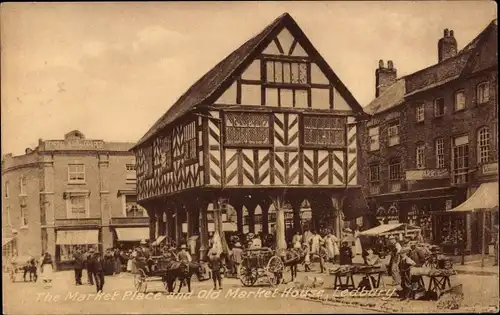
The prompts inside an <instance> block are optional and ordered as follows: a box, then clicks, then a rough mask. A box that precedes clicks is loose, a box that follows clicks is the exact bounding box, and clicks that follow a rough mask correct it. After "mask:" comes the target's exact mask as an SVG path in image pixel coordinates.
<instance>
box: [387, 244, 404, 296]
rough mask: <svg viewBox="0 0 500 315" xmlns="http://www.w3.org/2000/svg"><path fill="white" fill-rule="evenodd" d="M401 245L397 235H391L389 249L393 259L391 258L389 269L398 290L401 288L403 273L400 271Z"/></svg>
mask: <svg viewBox="0 0 500 315" xmlns="http://www.w3.org/2000/svg"><path fill="white" fill-rule="evenodd" d="M401 249H402V247H401V245H400V244H399V243H398V241H396V237H394V236H390V237H389V250H390V253H391V259H390V260H389V271H390V273H391V276H392V280H393V282H394V285H395V286H396V290H401V275H400V273H399V259H400V255H399V253H400V252H401Z"/></svg>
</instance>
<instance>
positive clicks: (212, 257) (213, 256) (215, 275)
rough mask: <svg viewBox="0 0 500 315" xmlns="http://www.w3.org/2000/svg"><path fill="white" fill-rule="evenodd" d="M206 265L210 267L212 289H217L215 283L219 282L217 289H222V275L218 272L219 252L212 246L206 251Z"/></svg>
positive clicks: (220, 262) (220, 264) (220, 263)
mask: <svg viewBox="0 0 500 315" xmlns="http://www.w3.org/2000/svg"><path fill="white" fill-rule="evenodd" d="M208 259H209V261H208V265H209V267H210V269H212V280H213V282H214V290H217V284H219V290H222V276H221V274H220V269H221V267H222V261H221V259H220V253H219V251H218V249H216V248H214V247H212V249H210V252H209V253H208Z"/></svg>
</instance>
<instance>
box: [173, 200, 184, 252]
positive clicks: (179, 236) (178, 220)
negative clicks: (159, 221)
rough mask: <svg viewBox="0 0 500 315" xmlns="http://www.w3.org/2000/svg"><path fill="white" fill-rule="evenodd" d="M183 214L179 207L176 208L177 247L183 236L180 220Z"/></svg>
mask: <svg viewBox="0 0 500 315" xmlns="http://www.w3.org/2000/svg"><path fill="white" fill-rule="evenodd" d="M180 214H181V212H180V211H179V206H178V205H176V206H175V219H174V221H175V243H176V244H177V246H179V245H180V242H181V235H182V220H181V218H180Z"/></svg>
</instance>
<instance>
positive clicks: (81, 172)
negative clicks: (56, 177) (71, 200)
mask: <svg viewBox="0 0 500 315" xmlns="http://www.w3.org/2000/svg"><path fill="white" fill-rule="evenodd" d="M68 181H69V182H84V181H85V165H84V164H80V163H78V164H77V163H74V164H68Z"/></svg>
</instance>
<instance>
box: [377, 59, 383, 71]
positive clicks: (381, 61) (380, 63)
mask: <svg viewBox="0 0 500 315" xmlns="http://www.w3.org/2000/svg"><path fill="white" fill-rule="evenodd" d="M378 68H379V69H383V68H384V61H383V60H382V59H380V60H379V61H378Z"/></svg>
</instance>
